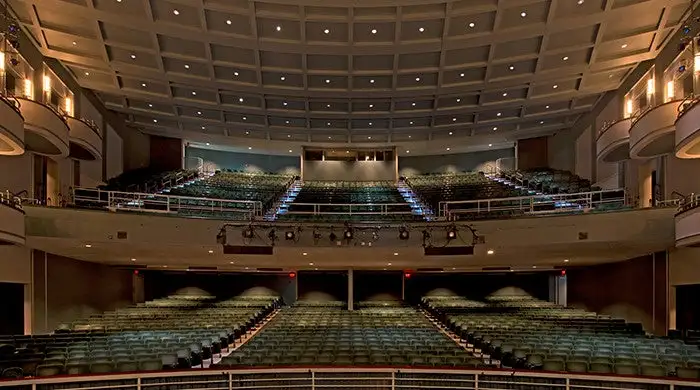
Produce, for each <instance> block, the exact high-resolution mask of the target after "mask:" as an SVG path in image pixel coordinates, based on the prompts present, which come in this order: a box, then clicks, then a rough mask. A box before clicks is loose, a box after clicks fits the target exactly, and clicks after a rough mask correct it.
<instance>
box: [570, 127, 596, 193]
mask: <svg viewBox="0 0 700 390" xmlns="http://www.w3.org/2000/svg"><path fill="white" fill-rule="evenodd" d="M594 133H595V131H594V127H593V126H588V127H587V128H586V130H584V131H583V133H581V135H580V136H579V137H578V138H576V145H575V150H574V152H575V155H576V156H575V159H574V172H575V173H576V174H577V175H579V176H581V177H582V178H584V179H588V180H593V167H594V166H595V165H594V161H595V150H594V149H595V148H594V147H593V145H594V143H593V142H594V137H593V134H594Z"/></svg>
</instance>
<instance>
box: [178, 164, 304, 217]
mask: <svg viewBox="0 0 700 390" xmlns="http://www.w3.org/2000/svg"><path fill="white" fill-rule="evenodd" d="M293 180H294V177H293V176H291V175H280V174H267V173H244V172H233V171H227V170H224V171H218V172H216V173H215V174H214V175H212V176H209V177H203V178H201V179H199V180H196V181H193V182H190V183H188V184H185V185H183V186H177V187H174V188H171V189H170V190H169V191H167V193H168V194H170V195H177V196H188V197H198V198H211V199H226V200H247V201H255V202H261V203H262V206H263V210H265V209H268V208H269V207H271V206H272V204H273V203H274V202H275V201H276V200H277V199H278V198H279V197H280V196H281V195H282V194H284V192H285V191H286V190H287V188H288V187H289V185H290V184H291V183H292V181H293ZM205 203H206V202H205Z"/></svg>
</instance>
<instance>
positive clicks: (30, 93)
mask: <svg viewBox="0 0 700 390" xmlns="http://www.w3.org/2000/svg"><path fill="white" fill-rule="evenodd" d="M24 97H26V98H27V99H29V100H32V99H34V86H33V85H32V80H30V79H24Z"/></svg>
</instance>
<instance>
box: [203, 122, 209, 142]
mask: <svg viewBox="0 0 700 390" xmlns="http://www.w3.org/2000/svg"><path fill="white" fill-rule="evenodd" d="M202 130H206V127H204V126H202ZM207 145H209V143H208V142H207Z"/></svg>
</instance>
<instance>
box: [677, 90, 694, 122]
mask: <svg viewBox="0 0 700 390" xmlns="http://www.w3.org/2000/svg"><path fill="white" fill-rule="evenodd" d="M698 103H700V96H695V95H690V96H688V97H686V98H685V99H683V101H682V102H681V104H680V106H678V116H677V117H676V120H678V119H680V118H681V117H682V116H683V115H685V113H686V112H688V111H690V109H691V108H693V107H695V106H696V105H697V104H698Z"/></svg>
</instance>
